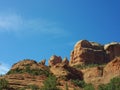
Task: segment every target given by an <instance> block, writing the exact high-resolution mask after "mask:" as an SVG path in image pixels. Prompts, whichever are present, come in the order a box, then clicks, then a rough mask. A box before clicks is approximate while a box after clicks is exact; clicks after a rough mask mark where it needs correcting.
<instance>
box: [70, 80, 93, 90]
mask: <svg viewBox="0 0 120 90" xmlns="http://www.w3.org/2000/svg"><path fill="white" fill-rule="evenodd" d="M72 82H73V83H74V84H75V85H76V86H78V87H80V88H83V89H84V90H95V89H94V86H93V85H92V84H86V83H85V82H84V81H81V80H72Z"/></svg>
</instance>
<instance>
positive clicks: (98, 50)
mask: <svg viewBox="0 0 120 90" xmlns="http://www.w3.org/2000/svg"><path fill="white" fill-rule="evenodd" d="M105 56H106V55H105V51H104V48H103V46H102V45H100V44H98V43H95V42H89V41H87V40H81V41H79V42H77V43H76V44H75V47H74V50H73V51H72V52H71V57H70V65H71V66H73V65H79V64H89V63H97V64H101V63H103V62H105V61H104V60H105ZM98 58H99V59H98Z"/></svg>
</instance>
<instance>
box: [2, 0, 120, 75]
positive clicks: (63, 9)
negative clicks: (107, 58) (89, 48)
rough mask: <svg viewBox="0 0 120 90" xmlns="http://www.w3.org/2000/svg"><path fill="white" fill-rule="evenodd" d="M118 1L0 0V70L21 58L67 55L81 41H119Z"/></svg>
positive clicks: (119, 9)
mask: <svg viewBox="0 0 120 90" xmlns="http://www.w3.org/2000/svg"><path fill="white" fill-rule="evenodd" d="M119 37H120V1H119V0H115V1H113V0H12V1H11V0H0V63H1V64H0V73H1V74H3V73H5V72H6V71H8V70H9V68H10V67H11V65H13V64H14V63H16V62H18V61H19V60H22V59H26V58H28V59H35V60H36V61H40V60H42V59H47V60H48V59H49V58H50V56H52V55H54V54H56V55H58V56H62V58H64V57H68V58H69V57H70V51H71V50H72V49H73V47H74V44H75V43H76V42H77V41H79V40H81V39H87V40H90V41H95V42H99V43H101V44H105V43H109V42H112V41H117V42H120V38H119Z"/></svg>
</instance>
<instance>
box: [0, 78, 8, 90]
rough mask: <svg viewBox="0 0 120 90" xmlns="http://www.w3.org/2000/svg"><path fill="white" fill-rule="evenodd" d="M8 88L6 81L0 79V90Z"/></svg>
mask: <svg viewBox="0 0 120 90" xmlns="http://www.w3.org/2000/svg"><path fill="white" fill-rule="evenodd" d="M8 88H9V84H8V81H7V80H5V79H4V78H3V79H0V90H2V89H8Z"/></svg>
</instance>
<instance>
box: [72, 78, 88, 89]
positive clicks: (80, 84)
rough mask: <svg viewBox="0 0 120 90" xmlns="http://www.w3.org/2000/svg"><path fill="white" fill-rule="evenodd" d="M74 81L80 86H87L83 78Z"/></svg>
mask: <svg viewBox="0 0 120 90" xmlns="http://www.w3.org/2000/svg"><path fill="white" fill-rule="evenodd" d="M72 82H73V83H74V84H75V85H76V86H79V87H81V88H83V87H85V85H86V83H85V82H84V81H81V80H72Z"/></svg>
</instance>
